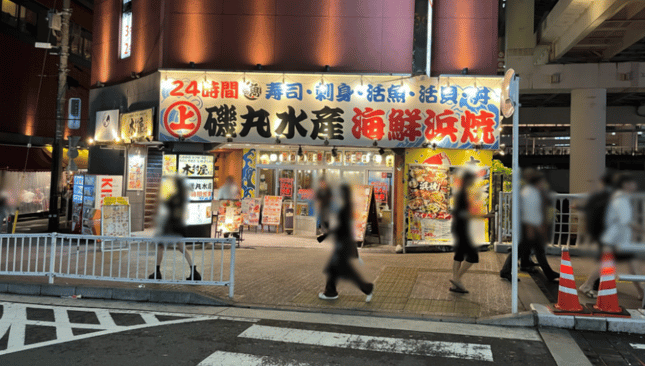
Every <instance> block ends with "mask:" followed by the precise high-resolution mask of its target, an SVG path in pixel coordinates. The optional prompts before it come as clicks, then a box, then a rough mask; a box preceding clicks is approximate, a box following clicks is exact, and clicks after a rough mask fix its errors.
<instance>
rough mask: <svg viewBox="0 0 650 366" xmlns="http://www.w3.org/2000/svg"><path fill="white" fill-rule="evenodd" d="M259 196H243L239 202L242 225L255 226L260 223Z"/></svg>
mask: <svg viewBox="0 0 650 366" xmlns="http://www.w3.org/2000/svg"><path fill="white" fill-rule="evenodd" d="M261 207H262V199H261V198H244V199H243V200H242V203H241V211H242V216H243V223H244V225H250V226H257V225H259V224H260V209H261Z"/></svg>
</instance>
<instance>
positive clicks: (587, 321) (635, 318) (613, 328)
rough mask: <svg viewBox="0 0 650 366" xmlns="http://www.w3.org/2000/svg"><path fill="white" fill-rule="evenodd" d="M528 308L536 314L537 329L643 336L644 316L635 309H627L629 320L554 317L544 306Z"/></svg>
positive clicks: (571, 316) (535, 305)
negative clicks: (561, 329) (549, 328)
mask: <svg viewBox="0 0 650 366" xmlns="http://www.w3.org/2000/svg"><path fill="white" fill-rule="evenodd" d="M530 307H531V309H533V311H534V312H535V314H536V318H537V326H539V327H554V328H564V329H575V330H590V331H599V332H619V333H620V332H623V333H633V334H645V316H644V315H643V314H641V313H640V312H639V311H638V310H635V309H627V311H628V312H629V313H630V315H631V317H630V318H616V317H590V316H579V315H578V316H575V315H555V314H553V313H552V312H551V311H550V310H549V308H548V307H547V306H546V305H542V304H530Z"/></svg>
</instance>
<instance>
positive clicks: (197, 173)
mask: <svg viewBox="0 0 650 366" xmlns="http://www.w3.org/2000/svg"><path fill="white" fill-rule="evenodd" d="M213 170H214V157H213V156H212V155H179V156H178V172H179V173H180V175H184V176H188V177H212V176H213V175H214V171H213Z"/></svg>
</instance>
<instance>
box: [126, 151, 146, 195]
mask: <svg viewBox="0 0 650 366" xmlns="http://www.w3.org/2000/svg"><path fill="white" fill-rule="evenodd" d="M145 169H146V167H145V166H144V155H140V154H129V164H128V171H127V179H128V185H127V189H128V190H135V191H141V190H143V189H144V171H145Z"/></svg>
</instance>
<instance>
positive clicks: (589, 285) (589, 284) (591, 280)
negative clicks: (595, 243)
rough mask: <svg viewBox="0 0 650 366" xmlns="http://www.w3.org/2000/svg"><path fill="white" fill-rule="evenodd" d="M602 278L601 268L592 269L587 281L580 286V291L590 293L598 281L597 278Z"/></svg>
mask: <svg viewBox="0 0 650 366" xmlns="http://www.w3.org/2000/svg"><path fill="white" fill-rule="evenodd" d="M599 278H600V268H599V267H596V268H594V270H593V271H591V274H589V277H588V278H587V280H586V281H585V283H583V284H582V286H580V291H581V292H584V293H588V292H589V291H593V287H594V285H595V283H596V280H598V279H599Z"/></svg>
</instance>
